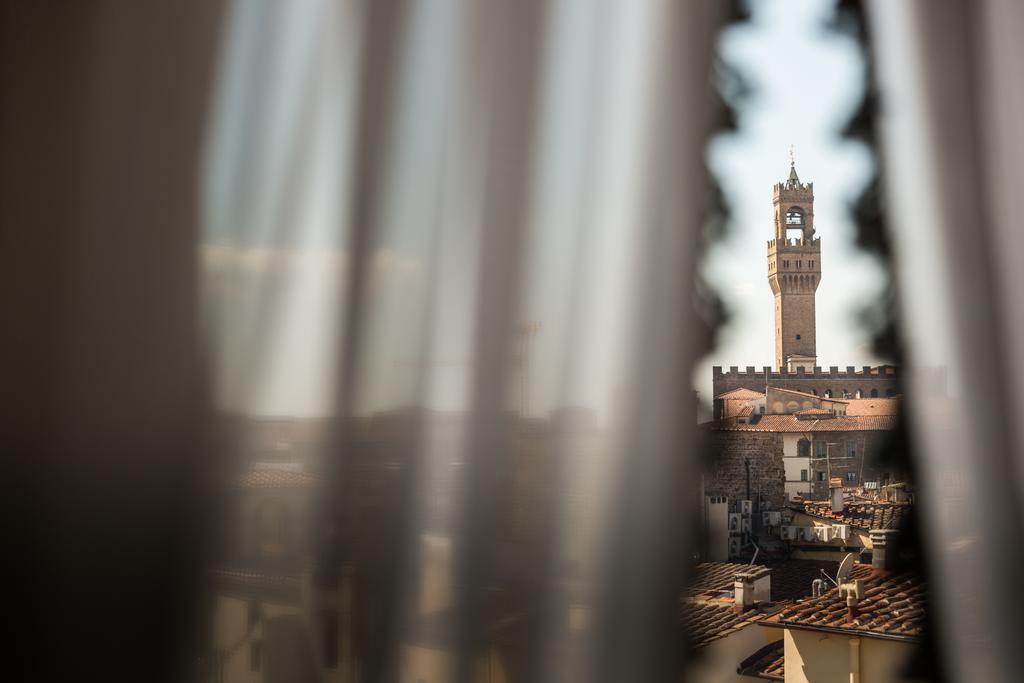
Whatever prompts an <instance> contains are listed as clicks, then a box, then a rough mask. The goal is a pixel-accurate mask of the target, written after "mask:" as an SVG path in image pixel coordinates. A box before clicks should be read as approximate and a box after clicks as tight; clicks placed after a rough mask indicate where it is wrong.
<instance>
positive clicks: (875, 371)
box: [712, 365, 900, 398]
mask: <svg viewBox="0 0 1024 683" xmlns="http://www.w3.org/2000/svg"><path fill="white" fill-rule="evenodd" d="M769 384H771V385H772V386H774V387H779V388H782V389H793V390H795V391H805V392H807V393H809V394H810V393H817V394H818V395H819V396H824V395H825V392H826V391H831V392H832V397H833V398H843V393H842V392H843V391H844V390H845V391H847V392H849V394H850V395H851V396H856V393H857V391H858V390H860V391H861V397H862V398H872V395H871V392H872V390H874V391H877V392H878V393H877V396H878V397H882V398H884V397H885V396H894V395H896V394H897V393H899V392H900V373H899V368H897V367H895V366H892V365H880V366H878V367H871V366H868V365H865V366H863V367H861V368H860V369H857V368H856V367H855V366H852V365H848V366H847V367H846V369H845V370H840V369H839V368H838V367H837V366H835V365H833V366H832V367H830V368H829V369H828V370H827V371H826V370H823V369H822V368H820V367H815V368H814V370H813V371H808V370H805V369H803V368H799V369H797V371H796V372H790V371H788V370H787V369H786V368H782V369H780V370H773V369H772V368H771V367H770V366H764V367H763V368H762V369H761V370H757V369H756V368H755V367H754V366H752V365H748V366H747V367H746V369H745V370H740V369H739V368H738V367H737V366H735V365H733V366H731V367H730V368H729V370H728V371H723V370H722V367H721V366H720V365H716V366H715V367H714V368H713V369H712V386H713V392H714V395H715V396H718V395H719V394H722V393H724V392H726V391H732V390H733V389H740V388H743V389H751V390H753V391H760V392H764V390H765V387H766V386H768V385H769Z"/></svg>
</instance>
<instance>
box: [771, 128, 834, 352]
mask: <svg viewBox="0 0 1024 683" xmlns="http://www.w3.org/2000/svg"><path fill="white" fill-rule="evenodd" d="M772 208H773V209H774V211H775V238H774V239H772V240H769V242H768V284H769V285H771V288H772V293H774V294H775V367H776V368H779V369H781V368H787V369H789V370H792V371H794V372H795V371H796V369H797V368H800V367H803V368H807V369H813V367H814V366H815V364H816V362H817V348H816V342H815V329H814V293H815V291H816V290H817V289H818V282H819V281H820V280H821V240H820V238H818V237H815V236H814V183H801V182H800V177H799V176H798V175H797V173H796V163H795V162H794V160H793V149H792V147H790V150H789V177H788V178H787V179H786V180H785V181H783V182H781V183H776V184H775V185H773V186H772Z"/></svg>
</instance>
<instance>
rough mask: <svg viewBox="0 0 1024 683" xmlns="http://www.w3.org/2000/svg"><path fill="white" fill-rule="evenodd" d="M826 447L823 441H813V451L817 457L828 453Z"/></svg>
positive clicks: (822, 456)
mask: <svg viewBox="0 0 1024 683" xmlns="http://www.w3.org/2000/svg"><path fill="white" fill-rule="evenodd" d="M827 449H828V444H827V443H825V442H824V441H815V442H814V453H815V455H817V456H818V457H819V458H824V457H825V456H826V455H827V454H828V451H827Z"/></svg>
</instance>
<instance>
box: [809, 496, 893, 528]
mask: <svg viewBox="0 0 1024 683" xmlns="http://www.w3.org/2000/svg"><path fill="white" fill-rule="evenodd" d="M911 508H912V505H911V504H910V503H879V502H849V503H846V505H844V506H843V511H842V512H832V507H831V504H830V503H829V502H828V501H804V502H803V503H801V504H798V505H795V506H794V509H795V510H797V511H799V512H803V513H804V514H807V515H810V516H812V517H818V518H821V519H826V520H828V521H830V522H835V523H837V524H849V525H850V526H852V527H857V528H858V529H866V530H868V531H870V530H871V529H898V528H900V527H901V526H902V525H903V523H904V521H905V520H906V518H907V517H908V516H909V515H910V511H911Z"/></svg>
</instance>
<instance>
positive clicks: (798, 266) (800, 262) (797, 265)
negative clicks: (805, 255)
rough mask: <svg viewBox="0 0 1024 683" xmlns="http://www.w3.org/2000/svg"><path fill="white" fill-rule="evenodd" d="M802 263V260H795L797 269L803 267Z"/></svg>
mask: <svg viewBox="0 0 1024 683" xmlns="http://www.w3.org/2000/svg"><path fill="white" fill-rule="evenodd" d="M803 265H804V262H803V261H797V262H796V268H797V270H800V269H801V268H802V267H803Z"/></svg>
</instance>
